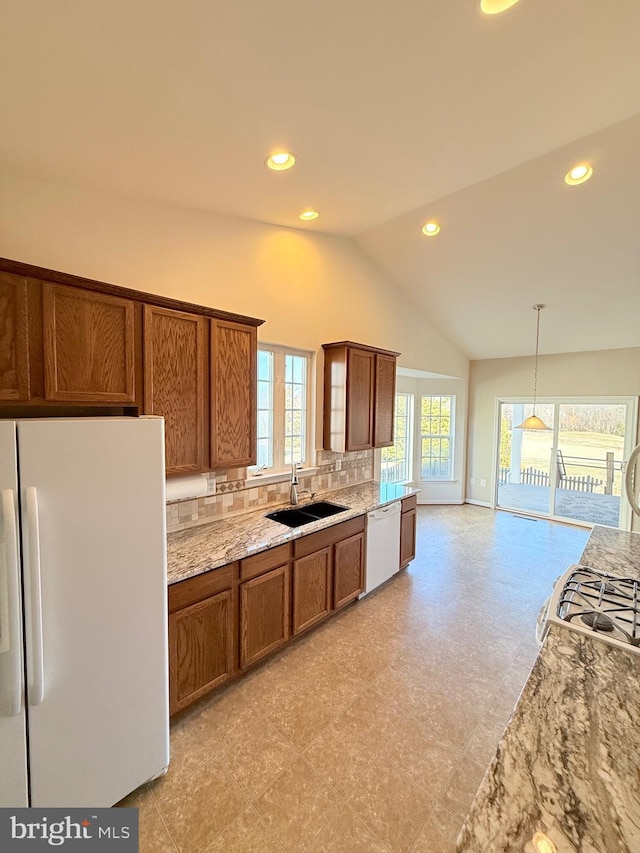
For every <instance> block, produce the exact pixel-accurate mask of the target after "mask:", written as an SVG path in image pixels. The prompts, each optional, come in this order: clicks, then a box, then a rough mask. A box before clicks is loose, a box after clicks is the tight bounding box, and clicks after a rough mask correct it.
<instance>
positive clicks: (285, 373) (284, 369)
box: [257, 344, 311, 471]
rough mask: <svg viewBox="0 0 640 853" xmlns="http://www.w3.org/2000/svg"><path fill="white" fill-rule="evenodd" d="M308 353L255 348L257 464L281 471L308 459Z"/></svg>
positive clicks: (309, 363) (309, 354)
mask: <svg viewBox="0 0 640 853" xmlns="http://www.w3.org/2000/svg"><path fill="white" fill-rule="evenodd" d="M310 369H311V353H306V352H301V351H299V350H292V349H285V348H284V347H278V346H272V345H269V344H265V345H264V346H261V347H260V348H259V349H258V437H257V438H258V454H257V467H258V468H265V469H273V470H274V471H279V470H283V469H284V468H286V467H287V466H289V465H291V463H292V462H299V463H304V462H307V461H309V458H308V457H309V438H310V429H309V417H310V411H309V410H310V407H309V405H308V389H309V387H310V382H309V375H310Z"/></svg>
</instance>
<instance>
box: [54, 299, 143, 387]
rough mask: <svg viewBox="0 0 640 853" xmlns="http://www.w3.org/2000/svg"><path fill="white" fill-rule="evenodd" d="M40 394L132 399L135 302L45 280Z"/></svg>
mask: <svg viewBox="0 0 640 853" xmlns="http://www.w3.org/2000/svg"><path fill="white" fill-rule="evenodd" d="M42 299H43V332H44V382H45V398H46V399H47V400H60V401H65V402H99V403H134V402H135V401H136V394H135V303H134V302H133V301H132V300H130V299H120V298H119V297H116V296H108V295H106V294H104V293H94V292H93V291H90V290H82V289H81V288H78V287H65V286H64V285H60V284H51V283H49V282H45V283H44V284H43V287H42Z"/></svg>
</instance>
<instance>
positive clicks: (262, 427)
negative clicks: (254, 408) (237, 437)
mask: <svg viewBox="0 0 640 853" xmlns="http://www.w3.org/2000/svg"><path fill="white" fill-rule="evenodd" d="M270 436H271V412H268V411H259V412H258V437H259V438H269V437H270Z"/></svg>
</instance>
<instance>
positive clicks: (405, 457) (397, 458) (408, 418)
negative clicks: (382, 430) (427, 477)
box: [380, 394, 413, 483]
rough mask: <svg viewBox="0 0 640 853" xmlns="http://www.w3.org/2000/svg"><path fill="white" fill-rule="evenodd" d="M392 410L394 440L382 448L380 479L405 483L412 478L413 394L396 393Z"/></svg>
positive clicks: (384, 481)
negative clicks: (391, 443)
mask: <svg viewBox="0 0 640 853" xmlns="http://www.w3.org/2000/svg"><path fill="white" fill-rule="evenodd" d="M394 411H395V418H394V436H395V441H394V444H393V445H392V446H391V447H383V448H382V454H381V466H380V479H381V480H382V482H383V483H401V482H405V483H406V482H410V481H411V480H412V479H413V474H412V460H411V443H412V439H411V427H412V421H413V395H412V394H396V400H395V410H394Z"/></svg>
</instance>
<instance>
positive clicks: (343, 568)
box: [333, 533, 364, 610]
mask: <svg viewBox="0 0 640 853" xmlns="http://www.w3.org/2000/svg"><path fill="white" fill-rule="evenodd" d="M334 549H335V551H334V569H333V607H334V609H335V610H338V609H339V608H340V607H344V605H345V604H348V603H349V602H350V601H353V600H354V599H355V598H357V597H358V596H359V595H360V593H361V592H362V590H363V589H364V533H356V534H355V535H354V536H350V537H349V538H348V539H343V540H342V541H341V542H336V544H335V545H334Z"/></svg>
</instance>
